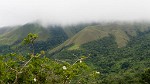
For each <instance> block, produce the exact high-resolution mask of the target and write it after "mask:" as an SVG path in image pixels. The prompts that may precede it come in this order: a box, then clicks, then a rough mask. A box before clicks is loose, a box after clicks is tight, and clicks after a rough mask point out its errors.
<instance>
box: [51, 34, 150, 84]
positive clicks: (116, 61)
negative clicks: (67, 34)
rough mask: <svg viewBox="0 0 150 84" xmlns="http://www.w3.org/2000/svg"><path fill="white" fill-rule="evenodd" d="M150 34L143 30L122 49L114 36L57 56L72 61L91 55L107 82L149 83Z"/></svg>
mask: <svg viewBox="0 0 150 84" xmlns="http://www.w3.org/2000/svg"><path fill="white" fill-rule="evenodd" d="M149 37H150V34H149V33H148V32H146V33H140V34H139V36H137V37H135V38H132V39H131V41H130V42H129V43H128V45H127V46H126V47H123V48H118V46H117V44H116V42H115V40H114V39H115V38H114V37H113V36H110V37H106V38H103V39H101V40H96V41H93V42H89V43H86V44H83V45H81V47H80V49H77V50H68V49H67V48H66V49H63V50H62V51H61V52H60V53H56V54H55V55H53V58H57V59H63V60H66V61H68V62H72V61H75V60H74V59H75V58H76V57H78V56H81V55H85V56H88V59H86V60H85V61H86V63H87V64H89V66H91V67H93V68H94V69H95V70H98V71H100V72H101V75H102V76H101V83H104V84H122V83H123V84H126V83H127V84H143V83H144V84H149V83H150V82H149V81H148V80H150V79H149V72H148V71H145V73H144V69H146V68H149V67H150V52H149V49H150V46H149V45H150V38H149ZM143 73H144V74H146V75H142V74H143ZM147 74H148V75H147ZM143 76H144V78H142V77H143Z"/></svg>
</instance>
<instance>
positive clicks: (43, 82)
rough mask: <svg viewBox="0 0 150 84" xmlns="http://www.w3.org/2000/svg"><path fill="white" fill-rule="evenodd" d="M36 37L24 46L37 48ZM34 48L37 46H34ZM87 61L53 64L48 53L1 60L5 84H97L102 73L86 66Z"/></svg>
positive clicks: (0, 80) (1, 77) (0, 72)
mask: <svg viewBox="0 0 150 84" xmlns="http://www.w3.org/2000/svg"><path fill="white" fill-rule="evenodd" d="M37 37H38V36H37V35H36V34H32V33H30V34H28V36H27V37H26V38H25V39H24V41H23V43H24V44H32V45H33V44H34V41H35V39H36V38H37ZM33 46H34V45H33ZM83 59H84V58H83V57H82V58H80V59H78V60H77V61H76V62H75V63H74V64H70V63H68V62H65V61H61V60H56V59H55V60H52V59H49V58H47V57H46V56H45V52H44V51H41V52H40V53H36V54H35V53H34V51H31V53H27V54H20V53H19V54H18V53H10V54H7V55H3V56H0V66H1V67H0V83H1V84H8V83H9V84H31V83H32V84H77V83H90V84H91V83H95V80H96V77H97V76H98V75H100V73H99V72H96V71H92V69H91V68H90V67H89V66H87V65H86V64H85V63H84V62H83Z"/></svg>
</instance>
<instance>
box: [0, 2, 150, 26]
mask: <svg viewBox="0 0 150 84" xmlns="http://www.w3.org/2000/svg"><path fill="white" fill-rule="evenodd" d="M116 20H121V21H128V20H129V21H135V20H150V0H0V26H7V25H18V24H25V23H27V22H33V21H41V22H42V23H44V24H48V23H60V24H71V23H78V22H89V21H116Z"/></svg>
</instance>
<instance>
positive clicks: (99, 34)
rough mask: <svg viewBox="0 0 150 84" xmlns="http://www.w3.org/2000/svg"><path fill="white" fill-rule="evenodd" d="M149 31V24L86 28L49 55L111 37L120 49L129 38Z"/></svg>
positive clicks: (113, 24)
mask: <svg viewBox="0 0 150 84" xmlns="http://www.w3.org/2000/svg"><path fill="white" fill-rule="evenodd" d="M149 30H150V24H149V23H104V24H99V25H97V24H96V25H92V26H87V27H85V28H84V29H83V30H81V31H79V32H78V33H77V34H75V35H74V36H73V37H71V38H70V39H68V40H67V41H65V42H64V43H63V44H61V45H60V46H58V47H56V48H54V49H53V50H51V51H50V52H49V53H53V52H55V51H59V50H61V49H63V48H65V47H66V46H70V45H72V48H70V49H77V48H79V47H80V45H82V44H85V43H88V42H91V41H95V40H99V39H102V38H104V37H109V36H113V37H114V40H115V42H116V43H117V45H118V48H121V47H125V46H126V45H127V43H128V41H130V39H131V38H133V37H136V36H137V35H138V34H139V33H142V32H146V31H149Z"/></svg>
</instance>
